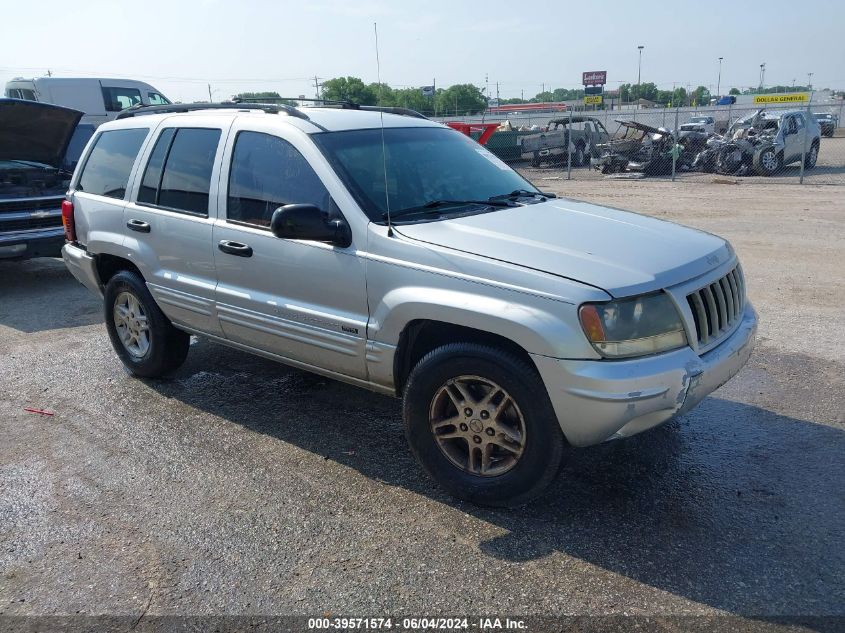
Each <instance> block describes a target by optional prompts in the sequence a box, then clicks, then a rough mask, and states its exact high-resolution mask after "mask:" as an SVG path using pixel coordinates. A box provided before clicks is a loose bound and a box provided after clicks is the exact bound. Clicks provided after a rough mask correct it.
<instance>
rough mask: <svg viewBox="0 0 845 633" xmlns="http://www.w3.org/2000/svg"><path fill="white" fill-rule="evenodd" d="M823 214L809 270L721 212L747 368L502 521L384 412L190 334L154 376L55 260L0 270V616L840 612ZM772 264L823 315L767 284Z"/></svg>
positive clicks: (838, 232)
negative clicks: (739, 263) (131, 370)
mask: <svg viewBox="0 0 845 633" xmlns="http://www.w3.org/2000/svg"><path fill="white" fill-rule="evenodd" d="M620 184H622V185H623V186H625V185H627V183H614V184H613V187H615V188H614V189H613V190H611V189H607V190H604V194H603V193H602V191H603V190H598V189H594V190H593V191H594V192H595V195H596V197H597V198H601V196H602V195H606V196H610V195H620V196H622V197H625V195H626V194H625V193H622V192H620V190H619V189H618V187H619V185H620ZM585 186H586V184H585ZM610 186H611V185H608V187H610ZM632 187H636V188H632V189H631V190H630V192H629V193H628V194H627V195H628V196H629V198H631V199H632V200H633V199H634V198H635V197H636V198H637V199H638V200H648V201H650V202H649V204H651V205H654V206H658V207H659V206H660V205H661V204H663V205H664V206H665V199H664V197H663V196H664V192H662V190H661V189H660V188H659V187H657V188H652V187H650V186H649V185H648V184H647V183H636V184H634V183H632ZM711 189H712V190H711ZM787 189H789V188H788V187H785V188H783V189H777V188H775V189H774V191H773V193H772V194H770V195H771V196H772V203H773V204H777V200H778V199H779V198H781V197H783V196H785V195H787V193H785V192H786V190H787ZM611 191H612V192H613V193H612V194H611V193H609V192H611ZM733 191H735V190H731V189H730V188H726V187H722V188H721V189H720V188H718V186H712V187H710V188H707V187H705V186H704V185H702V189H700V190H698V191H697V192H696V193H695V194H690V195H692V196H694V197H696V198H697V199H699V200H700V199H701V197H702V196H704V197H705V198H708V199H709V200H710V201H711V202H712V201H713V200H714V199H716V198H717V197H718V196H723V197H724V199H725V200H730V199H733V198H735V197H736V196H735V195H734V194H733ZM819 191H820V192H821V193H819V194H809V193H807V191H806V190H805V191H804V192H802V193H800V194H795V195H800V196H801V199H802V200H804V201H806V200H807V196H808V195H834V194H833V193H832V192H830V188H828V190H827V191H825V190H822V189H819ZM633 192H636V195H634V193H633ZM579 195H580V197H584V198H589V197H590V193H589V191H586V190H585V191H582V192H579ZM767 195H769V194H767ZM839 198H840V199H841V198H845V196H842V193H841V190H840V192H839ZM661 200H662V201H663V202H662V203H661ZM838 204H839V206H838V207H837V206H836V205H835V204H834V205H833V210H832V211H831V209H830V207H825V209H824V210H822V211H819V212H818V213H816V210H817V209H821V205H819V206H815V205H813V204H812V203H808V205H809V206H808V208H811V211H810V212H809V213H804V214H803V215H805V216H806V217H807V219H808V220H812V222H809V221H808V222H807V223H805V224H804V225H803V226H802V225H801V224H799V223H798V222H795V226H794V227H793V228H792V231H793V236H794V239H799V240H800V239H802V238H804V239H809V237H808V236H809V234H804V233H801V232H802V231H804V232H806V231H811V232H812V240H811V241H812V242H814V243H816V244H817V251H816V253H815V255H816V256H821V257H823V258H824V259H826V260H827V261H826V265H827V266H829V267H830V269H831V270H833V271H834V272H833V274H834V275H836V272H835V271H836V270H838V277H835V278H834V279H830V278H827V277H826V276H825V274H824V272H825V270H824V266H821V265H820V268H821V269H822V270H821V272H819V273H817V275H816V276H813V274H812V273H810V272H808V271H807V270H806V268H807V267H808V266H810V267H812V266H811V265H812V260H811V259H808V257H809V256H808V255H807V253H806V252H805V251H804V250H803V249H793V250H792V251H789V250H788V249H783V251H785V252H783V251H781V252H779V254H778V256H777V257H772V256H771V255H770V254H769V255H767V254H766V253H767V251H766V250H765V249H762V250H761V251H760V252H758V251H757V250H755V248H754V247H753V245H749V246H747V247H745V246H744V244H745V242H746V241H748V240H751V242H753V239H754V238H752V237H748V236H747V235H746V232H749V234H751V235H754V236H756V239H758V240H762V242H765V241H766V235H767V231H772V232H774V231H775V230H777V232H778V234H779V235H780V239H787V238H788V236H784V235H782V230H781V228H780V227H778V226H777V225H776V224H771V223H772V222H776V221H781V220H782V219H783V218H782V216H773V215H770V214H767V213H756V212H753V205H749V208H751V209H752V211H749V212H748V213H749V214H751V215H750V216H749V215H748V214H745V215H744V214H742V213H736V214H728V213H726V214H724V217H720V218H719V219H718V224H719V226H721V227H722V230H721V231H720V232H721V233H722V234H724V235H726V236H727V237H729V238H731V239H732V240H734V239H735V240H736V241H738V242H739V243H738V244H736V243H735V246H737V250H738V251H739V253H740V256H742V257H743V261H744V265H745V271H746V275H747V277H748V283H749V287H750V289H751V290H750V292H751V298H752V300H754V301H755V302H756V303H757V307H758V310H760V313H761V319H762V321H761V340H760V343H759V345H758V348H757V350H756V351H755V353H754V355H753V356H752V359H751V361H750V363H749V365H748V366H747V367H746V368H745V369H744V370H743V371H742V372H741V373H740V374H739V375H738V376H737V377H736V378H735V379H734V380H733V381H732V382H730V383H728V384H727V385H726V386H724V387H723V388H721V389H719V390H718V391H717V392H715V393H714V394H713V395H712V396H711V397H709V398H707V399H706V400H705V401H704V402H703V403H702V404H701V405H700V406H699V407H698V408H697V409H695V410H694V411H692V412H690V413H689V414H687V415H686V416H684V417H683V418H681V419H679V420H676V421H674V422H672V423H670V424H668V425H666V426H664V427H661V428H659V429H656V430H654V431H652V432H648V433H645V434H643V435H640V436H638V437H635V438H631V439H629V440H626V441H620V442H614V443H609V444H605V445H601V446H598V447H594V448H590V449H581V450H573V451H571V452H570V453H569V454H568V456H567V459H566V463H565V466H564V467H563V470H562V472H561V474H560V477H559V479H558V480H557V482H556V483H555V484H554V486H553V487H552V489H551V490H549V492H548V494H547V496H546V497H545V498H544V499H542V500H541V501H538V502H535V503H534V504H532V505H530V506H528V507H526V508H522V509H520V510H517V511H491V510H485V509H479V508H477V507H474V506H472V505H468V504H462V503H459V502H456V501H454V500H452V499H451V498H449V497H448V496H446V495H445V494H444V493H443V492H441V491H440V490H439V489H438V488H437V487H436V485H434V484H433V483H432V482H431V481H429V480H428V479H427V478H426V476H425V475H424V474H423V473H422V471H421V470H420V468H419V467H418V466H417V464H416V463H415V462H414V460H413V459H412V457H411V455H410V454H409V451H408V449H407V447H406V444H405V440H404V437H403V433H402V428H401V413H400V404H399V402H398V401H396V400H393V399H390V398H387V397H383V396H378V395H374V394H371V393H368V392H365V391H362V390H359V389H356V388H353V387H350V386H346V385H343V384H340V383H336V382H333V381H330V380H326V379H323V378H320V377H316V376H313V375H309V374H306V373H303V372H300V371H295V370H291V369H287V368H285V367H284V366H281V365H277V364H274V363H272V362H269V361H265V360H262V359H260V358H256V357H252V356H249V355H247V354H244V353H241V352H238V351H233V350H230V349H227V348H225V347H221V346H218V345H214V344H212V343H209V342H207V341H205V340H202V339H199V340H196V341H195V342H194V343H193V345H192V348H191V353H190V354H189V357H188V360H187V362H186V364H185V365H184V366H183V367H182V368H181V369H180V370H179V372H178V373H177V374H175V376H173V377H172V378H171V379H168V380H161V381H159V380H151V381H145V380H138V379H135V378H132V377H130V376H128V375H127V374H126V373H125V372H124V371H123V370H122V367H121V365H120V363H119V361H118V360H117V358H116V356H115V355H114V353H113V352H112V350H111V348H110V346H109V341H108V338H107V336H106V333H105V328H104V326H103V325H102V316H101V306H100V304H99V302H98V300H96V299H95V298H94V297H93V296H90V295H89V294H88V293H87V291H86V290H85V289H84V288H82V286H80V285H78V284H77V283H76V282H75V280H73V278H72V277H71V276H70V274H69V273H68V272H67V271H66V270H65V268H64V266H63V264H62V263H61V261H59V260H37V261H29V262H19V263H12V262H0V438H2V439H0V616H6V617H8V616H15V615H44V614H50V615H73V614H116V615H126V616H131V617H132V618H133V619H138V618H141V616H146V617H151V616H155V615H178V614H190V615H212V614H229V615H238V614H264V615H268V614H271V615H272V614H302V615H319V614H323V613H325V612H332V613H335V614H338V613H339V614H349V615H367V616H382V615H388V614H394V615H396V614H417V615H425V614H427V615H434V614H441V615H447V614H487V615H501V616H504V615H506V614H520V615H531V614H543V615H562V614H577V615H596V614H599V615H608V614H611V615H621V614H634V615H637V614H639V615H652V616H654V615H656V616H660V615H719V614H734V615H741V616H747V617H749V618H752V620H751V622H752V623H753V622H754V621H756V620H754V619H756V618H765V617H767V616H783V615H788V616H798V615H828V616H831V615H834V616H835V615H838V616H845V547H843V544H844V543H845V539H844V538H843V537H845V491H843V487H844V485H845V457H843V456H845V416H843V411H845V388H843V386H845V378H843V375H845V371H843V370H845V355H843V354H842V353H841V350H842V349H845V347H843V334H842V325H843V312H842V310H841V308H842V306H843V305H845V281H843V273H842V270H843V268H842V266H841V264H842V261H841V259H842V253H841V244H842V242H841V241H840V240H841V238H842V234H843V230H845V224H843V212H845V209H843V205H844V204H845V203H843V202H842V201H841V200H840V202H839V203H838ZM618 206H623V205H618ZM629 206H630V205H629ZM760 206H761V207H766V204H764V203H760ZM673 210H674V212H675V213H676V214H677V215H680V216H684V215H685V217H687V219H688V220H690V221H691V223H695V222H696V221H701V218H700V217H699V216H697V215H696V214H694V213H692V212H690V213H686V212H685V211H684V209H683V208H682V205H681V206H678V205H674V206H673ZM826 213H827V214H828V215H825V214H826ZM708 217H709V216H708ZM749 217H753V218H756V219H755V220H754V222H753V223H752V226H748V218H749ZM732 218H733V223H732ZM711 219H712V218H711ZM713 222H714V223H715V222H716V220H713ZM825 223H827V224H825ZM789 239H791V238H789ZM744 248H745V250H743V249H744ZM825 249H828V250H825ZM819 253H821V255H819ZM837 258H838V259H837ZM779 266H780V267H783V268H784V269H785V270H789V271H800V272H801V274H802V275H803V274H804V273H805V272H807V277H808V279H809V280H808V281H806V282H804V284H805V285H809V284H817V286H818V293H819V296H823V297H826V298H827V299H826V300H827V301H828V304H829V305H820V308H819V311H815V310H814V309H813V307H812V305H810V306H807V305H806V303H807V301H806V299H807V296H808V295H807V292H810V291H805V290H804V287H803V286H802V287H801V288H798V287H793V286H792V285H791V284H790V283H789V281H788V280H781V281H783V285H784V287H785V288H784V290H783V291H778V292H775V289H774V287H772V285H771V283H770V281H769V277H768V276H769V275H771V274H773V271H774V274H776V273H777V270H778V267H779ZM772 283H779V282H778V281H777V280H776V281H775V282H772ZM831 293H833V296H832V297H830V296H829V295H830V294H831ZM820 303H821V304H823V303H824V301H822V300H821V299H820ZM778 306H779V307H778ZM830 306H834V307H833V308H830ZM835 306H838V307H839V310H838V312H837V309H836V307H835ZM829 308H830V311H828V312H826V310H828V309H829ZM804 314H807V315H809V316H808V317H807V320H812V319H815V320H816V321H819V322H818V323H803V321H804V319H803V318H801V316H802V315H804ZM829 315H832V320H831V318H830V316H829ZM837 315H838V316H837ZM796 319H798V320H799V321H800V322H801V323H799V324H798V326H796V325H795V320H796ZM801 325H806V327H807V328H808V330H809V334H808V333H807V332H803V333H802V332H797V330H796V327H800V326H801ZM815 331H823V332H824V333H826V335H827V340H818V339H817V338H815V337H813V336H812V333H813V332H815ZM793 334H794V335H793ZM802 337H804V338H802ZM805 341H809V342H805ZM813 342H814V343H815V344H813ZM24 407H36V408H40V409H46V410H49V411H51V412H54V415H52V416H46V415H40V414H37V413H30V412H26V411H24V410H23V409H24Z"/></svg>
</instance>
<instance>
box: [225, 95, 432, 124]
mask: <svg viewBox="0 0 845 633" xmlns="http://www.w3.org/2000/svg"><path fill="white" fill-rule="evenodd" d="M233 101H234V102H235V103H244V104H254V103H259V102H262V103H266V102H271V103H279V104H280V105H281V104H282V102H285V101H307V102H309V103H314V104H317V106H318V107H323V108H341V109H343V110H367V111H371V112H384V113H386V114H398V115H400V116H410V117H413V118H415V119H428V117H427V116H425V115H424V114H421V113H420V112H417V111H416V110H411V109H410V108H399V107H396V106H371V105H361V104H359V103H355V102H354V101H347V100H345V99H307V98H305V97H302V98H300V97H262V98H260V99H253V98H235V99H233ZM291 107H292V106H291Z"/></svg>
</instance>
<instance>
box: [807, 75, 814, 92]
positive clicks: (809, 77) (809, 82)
mask: <svg viewBox="0 0 845 633" xmlns="http://www.w3.org/2000/svg"><path fill="white" fill-rule="evenodd" d="M813 74H814V73H807V90H812V89H813Z"/></svg>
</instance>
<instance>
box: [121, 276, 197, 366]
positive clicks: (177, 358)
mask: <svg viewBox="0 0 845 633" xmlns="http://www.w3.org/2000/svg"><path fill="white" fill-rule="evenodd" d="M123 293H129V294H130V295H132V296H134V298H135V299H136V300H137V302H138V304H140V306H141V308H142V309H143V312H144V315H145V316H146V319H147V325H148V330H147V332H148V340H149V343H148V347H147V349H146V351H145V353H143V355H134V354H133V353H131V352H130V351H129V349H128V348H127V347H126V346H125V345H124V344H123V342H122V341H121V338H120V334H119V333H118V326H117V324H116V323H115V317H114V312H115V303H116V301H117V299H118V297H120V296H121V295H123ZM104 295H105V296H104V312H105V314H104V316H105V320H106V329H107V330H108V332H109V338H110V339H111V344H112V347H114V351H115V352H116V353H117V355H118V356H119V357H120V360H121V361H123V364H124V365H125V366H126V368H127V369H128V370H129V371H130V372H131V373H132V374H134V375H136V376H142V377H144V378H157V377H159V376H162V375H164V374H167V373H169V372H171V371H174V370H175V369H177V368H178V367H179V366H180V365H181V364H182V363H183V362H185V357H186V356H187V355H188V346H189V345H190V342H191V337H190V335H189V334H187V333H186V332H183V331H182V330H177V329H176V328H175V327H173V325H172V324H171V323H170V320H169V319H168V318H167V317H166V316H164V313H163V312H162V311H161V309H160V308H159V307H158V305H157V304H156V302H155V300H154V299H153V296H152V295H151V294H150V291H149V290H148V289H147V286H146V284H145V283H144V280H143V279H142V278H141V277H140V276H139V275H138V274H137V273H134V272H130V271H126V270H124V271H121V272H119V273H117V274H116V275H114V276H113V277H112V278H111V279H109V281H108V283H107V284H106V288H105V292H104Z"/></svg>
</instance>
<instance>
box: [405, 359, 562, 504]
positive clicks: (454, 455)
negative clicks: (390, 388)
mask: <svg viewBox="0 0 845 633" xmlns="http://www.w3.org/2000/svg"><path fill="white" fill-rule="evenodd" d="M403 408H404V418H405V432H406V435H407V438H408V442H409V443H410V445H411V450H412V451H413V453H414V455H415V456H416V457H417V459H418V460H419V461H420V463H421V464H422V465H423V467H424V468H425V469H426V470H427V471H428V473H429V474H430V475H431V476H432V477H433V478H434V479H435V480H436V481H437V482H438V483H439V484H440V485H441V486H442V487H443V488H445V489H446V490H447V491H448V492H450V493H451V494H453V495H454V496H456V497H458V498H461V499H466V500H468V501H472V502H474V503H478V504H481V505H490V506H507V507H512V506H516V505H521V504H524V503H527V502H528V501H530V500H531V499H533V498H535V497H537V496H538V495H539V494H540V493H541V492H542V491H543V490H544V489H545V488H546V486H548V484H549V483H550V482H551V481H552V480H553V479H554V477H555V475H556V474H557V471H558V468H559V466H560V463H561V459H562V456H563V448H564V439H563V433H562V432H561V430H560V426H559V425H558V422H557V418H556V416H555V413H554V410H553V409H552V406H551V402H550V401H549V397H548V394H547V393H546V390H545V386H544V385H543V382H542V380H541V379H540V377H539V376H538V375H537V372H536V370H535V368H534V367H532V366H530V365H529V364H528V363H526V362H525V361H524V360H522V359H520V358H519V357H517V356H515V355H513V354H511V353H509V352H504V351H502V350H499V349H496V348H492V347H488V346H484V345H478V344H472V343H453V344H450V345H445V346H443V347H440V348H437V349H435V350H434V351H432V352H430V353H429V354H427V355H426V356H425V357H424V358H423V359H422V360H420V362H419V363H418V364H417V366H416V367H414V369H413V371H412V372H411V375H410V377H409V379H408V385H407V388H406V389H405V397H404V407H403Z"/></svg>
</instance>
